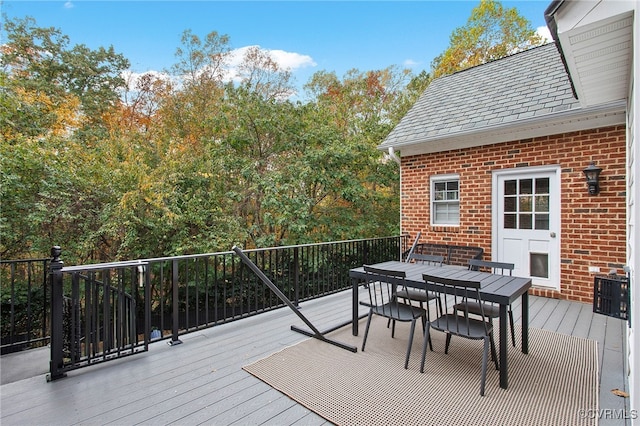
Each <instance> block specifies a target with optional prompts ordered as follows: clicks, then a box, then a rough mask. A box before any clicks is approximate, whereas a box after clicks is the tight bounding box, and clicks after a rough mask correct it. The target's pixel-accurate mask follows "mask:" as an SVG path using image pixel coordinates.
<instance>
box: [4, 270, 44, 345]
mask: <svg viewBox="0 0 640 426" xmlns="http://www.w3.org/2000/svg"><path fill="white" fill-rule="evenodd" d="M48 265H49V259H48V258H47V259H26V260H2V261H0V324H1V325H0V335H1V336H2V337H1V349H0V351H1V352H0V353H2V354H5V353H10V352H15V351H19V350H23V349H30V348H36V347H40V346H45V345H47V344H48V343H49V317H50V315H49V305H50V303H49V301H50V294H51V293H50V291H49V287H48V285H47V273H48V269H49V266H48Z"/></svg>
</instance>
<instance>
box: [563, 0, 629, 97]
mask: <svg viewBox="0 0 640 426" xmlns="http://www.w3.org/2000/svg"><path fill="white" fill-rule="evenodd" d="M555 21H556V24H557V28H558V38H559V39H560V44H561V46H562V52H563V54H564V57H565V60H566V63H567V67H568V69H569V72H570V74H571V80H572V81H573V84H574V87H575V90H576V93H577V95H578V99H579V101H580V104H581V105H582V106H583V107H589V106H594V105H600V104H604V103H608V102H612V101H618V100H622V99H626V98H627V96H628V94H629V81H630V72H631V61H632V53H633V1H621V0H602V1H566V2H564V3H563V7H561V8H560V9H559V10H558V11H557V12H556V14H555Z"/></svg>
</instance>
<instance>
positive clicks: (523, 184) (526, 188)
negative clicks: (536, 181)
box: [520, 179, 533, 194]
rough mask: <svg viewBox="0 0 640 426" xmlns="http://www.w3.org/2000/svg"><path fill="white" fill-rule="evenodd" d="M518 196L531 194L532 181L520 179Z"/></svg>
mask: <svg viewBox="0 0 640 426" xmlns="http://www.w3.org/2000/svg"><path fill="white" fill-rule="evenodd" d="M520 194H533V180H532V179H522V180H521V181H520Z"/></svg>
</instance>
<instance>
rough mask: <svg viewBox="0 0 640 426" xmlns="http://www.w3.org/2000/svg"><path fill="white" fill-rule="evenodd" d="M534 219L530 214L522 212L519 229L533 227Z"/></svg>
mask: <svg viewBox="0 0 640 426" xmlns="http://www.w3.org/2000/svg"><path fill="white" fill-rule="evenodd" d="M532 219H533V218H532V215H530V214H524V213H523V214H520V226H518V229H531V228H532Z"/></svg>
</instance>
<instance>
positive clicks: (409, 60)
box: [402, 59, 420, 68]
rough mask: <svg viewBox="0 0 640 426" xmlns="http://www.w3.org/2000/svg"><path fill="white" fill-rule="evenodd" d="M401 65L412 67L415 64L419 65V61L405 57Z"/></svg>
mask: <svg viewBox="0 0 640 426" xmlns="http://www.w3.org/2000/svg"><path fill="white" fill-rule="evenodd" d="M402 65H404V66H405V67H409V68H413V67H415V66H417V65H420V63H419V62H416V61H414V60H413V59H405V60H404V62H403V63H402Z"/></svg>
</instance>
